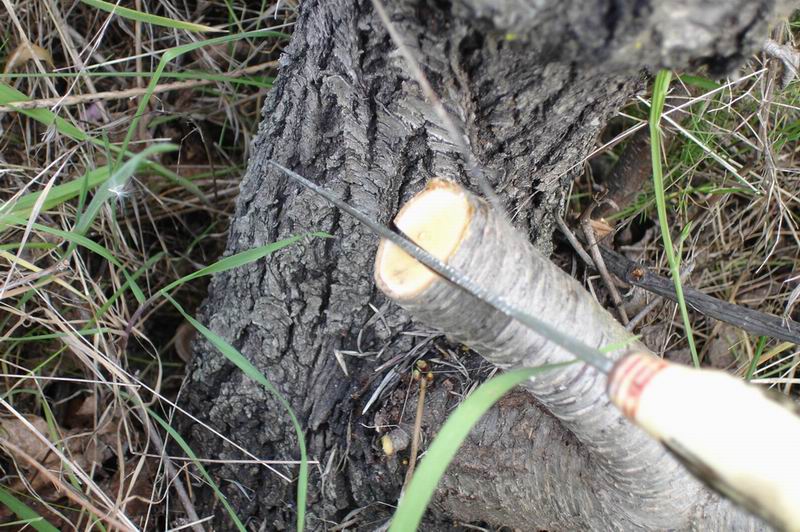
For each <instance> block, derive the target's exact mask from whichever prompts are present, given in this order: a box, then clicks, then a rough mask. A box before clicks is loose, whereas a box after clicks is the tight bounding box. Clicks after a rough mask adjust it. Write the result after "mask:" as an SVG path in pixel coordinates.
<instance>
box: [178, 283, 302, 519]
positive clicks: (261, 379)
mask: <svg viewBox="0 0 800 532" xmlns="http://www.w3.org/2000/svg"><path fill="white" fill-rule="evenodd" d="M164 297H166V298H167V299H168V300H169V301H170V302H171V303H172V304H173V305H174V306H175V308H176V309H178V312H180V313H181V314H182V315H183V317H184V318H185V319H186V321H188V322H189V323H190V324H191V325H192V326H193V327H194V328H195V329H197V331H198V332H199V333H200V334H202V335H203V336H204V337H205V338H206V339H207V340H208V341H209V342H211V344H212V345H213V346H214V347H216V348H217V349H218V350H219V351H220V352H221V353H222V354H223V355H224V356H225V358H227V359H228V360H230V361H231V362H232V363H233V364H234V365H235V366H236V367H238V368H239V369H240V370H242V372H243V373H244V374H245V375H247V376H248V377H250V378H251V379H253V380H254V381H256V382H257V383H259V384H260V385H261V386H263V387H264V388H266V389H267V390H268V391H269V392H270V393H271V394H272V395H273V396H274V397H275V398H276V399H277V400H278V402H280V403H281V405H282V406H283V407H284V408H285V409H286V412H287V413H288V414H289V417H290V418H291V420H292V425H293V426H294V430H295V434H296V435H297V444H298V447H299V448H300V474H299V475H298V479H297V530H298V532H299V531H302V530H303V527H304V525H305V513H306V498H307V491H308V453H307V451H306V441H305V436H304V435H303V429H302V428H301V427H300V422H299V421H298V420H297V416H296V415H295V413H294V410H292V407H291V405H289V401H287V400H286V398H285V397H284V396H283V394H281V392H280V391H279V390H278V389H277V388H275V386H273V384H272V383H271V382H270V381H269V380H268V379H267V378H266V377H265V376H264V375H262V373H261V372H260V371H259V370H258V368H256V367H255V366H254V365H253V364H252V363H251V362H250V361H249V360H247V359H246V358H245V357H244V356H243V355H242V354H241V353H239V351H237V350H236V349H235V348H234V347H233V346H232V345H230V344H229V343H228V342H226V341H225V340H224V339H223V338H222V337H220V336H218V335H217V334H216V333H214V332H213V331H211V330H210V329H208V328H207V327H206V326H205V325H203V324H202V323H200V322H199V321H197V320H196V319H194V318H193V317H192V316H190V315H189V314H188V313H187V312H186V311H185V310H184V309H183V307H181V306H180V305H179V304H178V302H177V301H175V300H174V299H172V298H171V297H170V296H169V295H164Z"/></svg>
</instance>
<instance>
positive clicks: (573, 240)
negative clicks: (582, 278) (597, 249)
mask: <svg viewBox="0 0 800 532" xmlns="http://www.w3.org/2000/svg"><path fill="white" fill-rule="evenodd" d="M556 225H557V226H558V229H559V230H560V231H561V234H562V235H564V237H565V238H566V239H567V241H568V242H569V243H570V245H571V246H572V249H574V250H575V253H577V254H578V256H579V257H580V258H581V260H582V261H583V262H584V263H586V265H587V266H588V267H590V268H594V267H595V265H594V261H593V260H592V257H590V256H589V254H588V253H586V250H585V249H583V246H582V245H581V243H580V242H578V239H577V237H576V236H575V235H574V234H573V233H572V231H571V230H570V228H569V227H568V226H567V222H565V221H564V219H563V218H562V217H561V215H557V216H556Z"/></svg>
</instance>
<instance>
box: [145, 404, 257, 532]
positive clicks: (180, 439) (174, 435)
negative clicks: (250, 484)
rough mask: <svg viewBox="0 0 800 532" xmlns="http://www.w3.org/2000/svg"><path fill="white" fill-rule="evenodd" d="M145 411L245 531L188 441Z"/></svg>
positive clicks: (163, 421) (243, 529)
mask: <svg viewBox="0 0 800 532" xmlns="http://www.w3.org/2000/svg"><path fill="white" fill-rule="evenodd" d="M147 412H148V413H149V414H150V417H152V418H153V419H155V420H156V421H157V422H158V424H159V425H161V426H162V427H164V430H166V431H167V433H168V434H169V435H170V436H171V437H172V438H173V439H174V440H175V442H176V443H177V444H178V445H179V446H180V448H181V449H183V452H184V453H185V454H186V456H188V457H189V458H190V459H191V460H192V462H193V463H194V465H195V467H197V470H198V471H199V472H200V474H201V475H202V476H203V478H204V479H206V482H208V485H209V486H211V489H212V490H214V494H215V495H216V496H217V499H219V501H220V502H221V503H222V506H224V507H225V510H227V512H228V515H230V516H231V520H232V521H233V523H234V524H235V525H236V528H238V529H239V530H240V531H241V532H247V529H246V528H245V526H244V523H242V520H241V519H239V516H238V515H236V511H235V510H234V509H233V507H232V506H231V503H229V502H228V499H227V498H226V497H225V495H223V493H222V491H221V490H220V489H219V486H217V484H216V483H215V482H214V479H212V478H211V475H209V474H208V471H206V468H205V467H203V464H201V463H200V460H198V459H197V455H196V454H194V451H192V448H191V447H189V444H188V443H186V440H184V439H183V437H182V436H181V435H180V434H178V432H177V431H176V430H175V429H173V428H172V427H171V426H170V424H169V423H167V422H166V421H165V420H163V419H161V416H159V415H158V414H156V413H155V412H153V410H152V409H150V408H148V409H147Z"/></svg>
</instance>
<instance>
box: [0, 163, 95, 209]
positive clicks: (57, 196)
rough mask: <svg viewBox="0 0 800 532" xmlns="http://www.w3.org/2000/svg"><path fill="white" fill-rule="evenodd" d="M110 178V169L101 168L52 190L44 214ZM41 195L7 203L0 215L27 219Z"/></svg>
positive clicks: (43, 206) (46, 199)
mask: <svg viewBox="0 0 800 532" xmlns="http://www.w3.org/2000/svg"><path fill="white" fill-rule="evenodd" d="M108 176H109V167H108V166H101V167H100V168H96V169H94V170H91V171H89V172H87V173H86V174H84V175H82V176H81V177H79V178H77V179H73V180H72V181H68V182H67V183H62V184H60V185H56V186H54V187H53V188H51V189H50V192H49V193H48V194H47V198H45V200H44V203H43V204H42V212H44V211H47V210H49V209H52V208H53V207H57V206H58V205H61V204H62V203H64V202H66V201H69V200H71V199H72V198H75V197H77V196H78V195H79V194H80V193H81V188H82V187H84V186H87V187H88V188H90V189H92V188H95V187H97V186H98V185H100V184H101V183H103V182H104V181H105V180H107V179H108ZM41 194H42V193H41V192H31V193H30V194H25V195H24V196H22V197H21V198H19V200H17V201H15V202H13V203H7V204H5V205H3V207H0V213H13V214H16V215H19V216H24V217H27V216H29V215H30V213H31V210H32V209H33V206H34V205H35V204H36V201H37V200H38V199H39V197H40V196H41ZM2 220H3V219H2V217H0V223H2Z"/></svg>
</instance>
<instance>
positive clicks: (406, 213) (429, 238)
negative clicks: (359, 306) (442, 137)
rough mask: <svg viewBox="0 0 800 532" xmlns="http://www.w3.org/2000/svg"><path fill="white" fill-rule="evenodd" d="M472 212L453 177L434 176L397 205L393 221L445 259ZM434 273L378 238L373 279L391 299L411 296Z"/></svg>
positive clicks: (457, 243)
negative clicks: (417, 191)
mask: <svg viewBox="0 0 800 532" xmlns="http://www.w3.org/2000/svg"><path fill="white" fill-rule="evenodd" d="M472 214H473V206H472V203H471V202H470V200H469V197H468V195H467V193H466V192H465V191H464V189H463V188H461V187H460V186H459V185H458V184H456V183H454V182H453V181H449V180H446V179H440V178H436V179H432V180H431V181H430V182H429V183H428V185H427V186H426V187H425V188H424V189H423V190H422V191H421V192H420V193H418V194H417V195H416V196H414V197H413V198H412V199H411V200H410V201H409V202H408V203H406V205H405V206H404V207H403V208H402V209H400V212H399V213H398V214H397V216H396V217H395V219H394V223H395V225H396V226H397V228H398V229H400V230H401V231H402V232H403V233H404V234H405V235H406V236H407V237H408V238H410V239H411V240H412V241H413V242H414V243H416V244H417V245H418V246H420V247H421V248H423V249H425V250H426V251H428V252H429V253H430V254H431V255H433V256H435V257H436V258H438V259H439V260H441V261H443V262H445V263H447V261H448V259H449V258H450V257H451V256H452V255H453V253H454V252H455V251H456V250H457V249H458V248H459V247H460V245H461V242H462V241H463V239H464V235H465V232H466V230H467V228H468V227H469V225H470V221H471V219H472ZM438 277H439V276H438V275H437V274H436V273H435V272H433V271H431V270H429V269H428V268H427V267H426V266H424V265H422V264H421V263H419V262H417V260H416V259H414V258H413V257H411V256H410V255H408V254H407V253H406V252H405V251H403V250H402V249H400V248H399V247H397V246H396V245H394V244H392V243H391V242H389V241H387V240H382V241H381V244H380V246H379V247H378V253H377V256H376V258H375V281H376V282H377V283H378V287H379V288H380V289H381V290H382V291H383V292H384V293H385V294H387V295H388V296H389V297H391V298H392V299H395V300H398V301H403V300H407V299H412V298H415V297H417V296H418V295H419V294H421V293H422V292H423V291H424V290H425V289H426V288H428V287H429V286H430V285H431V283H432V282H433V281H434V280H436V279H437V278H438Z"/></svg>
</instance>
